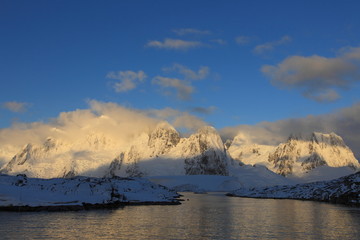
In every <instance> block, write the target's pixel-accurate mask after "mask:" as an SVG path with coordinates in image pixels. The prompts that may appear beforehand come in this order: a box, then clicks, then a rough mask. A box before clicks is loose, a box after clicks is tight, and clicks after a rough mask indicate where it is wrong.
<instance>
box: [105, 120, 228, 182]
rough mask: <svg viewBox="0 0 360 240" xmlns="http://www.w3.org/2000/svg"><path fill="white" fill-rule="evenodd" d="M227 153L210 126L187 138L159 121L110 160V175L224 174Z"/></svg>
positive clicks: (225, 173)
mask: <svg viewBox="0 0 360 240" xmlns="http://www.w3.org/2000/svg"><path fill="white" fill-rule="evenodd" d="M228 160H229V159H228V156H227V155H226V152H225V149H224V146H223V142H222V140H221V138H220V136H219V134H218V133H217V132H216V130H215V129H214V128H213V127H209V126H207V127H203V128H201V129H199V130H198V131H197V132H196V133H194V134H192V135H191V136H190V137H188V138H180V135H179V133H178V132H177V131H176V130H175V129H174V128H173V127H172V126H171V125H169V124H167V123H161V124H159V125H158V126H157V127H156V128H155V130H153V131H152V132H151V133H150V134H142V135H141V136H139V138H138V139H136V140H135V141H134V143H133V145H131V146H130V147H129V149H128V150H127V151H124V152H122V153H120V155H119V157H117V158H116V159H114V161H113V162H112V163H111V168H110V172H109V174H110V175H128V176H157V175H185V174H186V175H197V174H200V175H202V174H208V175H227V174H228V167H227V164H228Z"/></svg>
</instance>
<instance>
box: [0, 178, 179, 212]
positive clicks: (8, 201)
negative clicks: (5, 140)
mask: <svg viewBox="0 0 360 240" xmlns="http://www.w3.org/2000/svg"><path fill="white" fill-rule="evenodd" d="M0 186H1V188H0V209H2V210H16V211H18V210H26V211H27V210H42V209H44V210H72V209H84V208H85V209H86V208H91V207H107V206H119V205H124V204H131V203H135V204H139V203H144V204H176V203H178V200H176V198H177V197H178V194H177V193H176V192H174V191H171V190H169V189H167V188H165V187H163V186H159V185H156V184H154V183H151V182H150V181H148V180H146V179H138V178H91V177H75V178H70V179H69V178H68V179H65V178H55V179H36V178H27V177H25V176H21V175H19V176H8V175H0ZM44 207H45V208H44Z"/></svg>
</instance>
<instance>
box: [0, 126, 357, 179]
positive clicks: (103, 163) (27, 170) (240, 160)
mask: <svg viewBox="0 0 360 240" xmlns="http://www.w3.org/2000/svg"><path fill="white" fill-rule="evenodd" d="M131 139H133V140H132V141H131V142H128V143H127V146H126V147H124V145H122V144H120V143H119V142H118V141H117V140H116V137H114V135H112V136H109V135H106V134H105V133H104V132H102V131H95V130H94V131H89V132H88V134H86V135H81V136H79V138H78V139H75V140H74V139H73V138H72V140H71V141H69V140H68V139H67V138H54V137H50V138H48V139H46V140H44V142H43V143H42V144H34V143H29V144H27V145H26V146H24V147H23V148H22V149H21V150H20V151H19V152H18V153H17V154H15V156H13V157H12V158H11V159H8V163H7V164H6V165H5V166H4V167H3V168H2V169H1V172H2V173H5V174H10V175H17V174H26V175H27V176H28V177H38V178H56V177H65V178H66V177H73V176H91V177H104V176H106V177H112V176H122V177H141V176H179V175H223V176H233V177H236V178H237V179H238V182H240V183H241V185H244V186H245V185H246V186H251V185H254V186H259V185H261V186H263V185H274V184H289V183H295V182H304V181H305V180H304V179H308V180H309V181H310V180H325V179H331V178H335V177H341V176H344V175H347V174H351V173H353V172H354V171H355V169H359V168H360V165H359V162H358V161H357V160H356V159H355V157H354V155H353V153H352V151H351V150H350V149H349V148H348V147H347V146H346V145H345V143H344V141H343V140H342V138H341V137H339V136H337V135H336V134H334V133H330V134H323V133H313V134H312V135H311V136H309V137H305V138H303V137H301V136H291V137H290V138H289V139H288V140H287V141H286V142H284V143H281V144H280V145H278V146H268V145H260V144H249V143H247V142H246V141H243V138H242V137H241V135H239V136H237V137H235V138H234V139H233V140H232V141H227V142H226V143H225V144H224V143H223V141H222V140H221V138H220V136H219V134H218V133H217V131H216V130H215V129H214V128H213V127H209V126H205V127H203V128H201V129H199V130H198V131H197V132H195V133H193V134H192V135H190V136H189V137H181V136H180V134H179V133H178V132H177V131H176V130H175V128H174V127H173V126H171V125H170V124H169V123H167V122H161V123H159V124H158V125H157V126H155V127H154V128H152V129H149V130H147V131H143V132H141V133H139V134H137V135H135V136H134V137H132V138H131ZM5 153H6V152H5ZM5 155H6V154H3V155H2V156H5ZM8 155H9V154H8ZM249 165H251V166H249ZM252 166H255V168H253V167H252ZM329 173H330V174H329ZM281 175H282V176H281ZM283 176H287V177H286V178H284V177H283Z"/></svg>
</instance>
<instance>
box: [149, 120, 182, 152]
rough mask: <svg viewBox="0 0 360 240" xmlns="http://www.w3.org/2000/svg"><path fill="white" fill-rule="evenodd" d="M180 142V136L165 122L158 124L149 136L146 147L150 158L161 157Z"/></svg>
mask: <svg viewBox="0 0 360 240" xmlns="http://www.w3.org/2000/svg"><path fill="white" fill-rule="evenodd" d="M179 142H180V134H179V133H178V132H177V131H176V130H175V128H174V127H172V126H171V125H170V124H169V123H167V122H161V123H159V124H158V125H157V126H156V127H155V129H154V130H153V131H152V132H151V133H150V135H149V141H148V146H149V147H150V148H151V149H153V151H152V154H151V156H150V157H152V156H156V155H162V154H164V153H166V152H168V151H169V150H170V149H171V148H173V147H175V146H176V145H177V144H178V143H179Z"/></svg>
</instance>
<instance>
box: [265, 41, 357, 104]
mask: <svg viewBox="0 0 360 240" xmlns="http://www.w3.org/2000/svg"><path fill="white" fill-rule="evenodd" d="M261 71H262V72H263V73H264V74H265V75H267V76H268V77H270V78H271V82H272V83H273V84H274V85H276V86H279V87H285V88H294V89H299V90H300V91H301V92H302V94H303V95H304V96H305V97H307V98H310V99H313V100H315V101H319V102H326V101H335V100H336V99H338V98H339V97H340V96H339V94H338V92H337V91H336V90H337V89H348V88H350V87H351V85H352V84H353V83H354V82H356V81H360V48H346V49H341V50H340V54H339V55H338V56H337V57H334V58H326V57H321V56H317V55H313V56H310V57H303V56H291V57H288V58H286V59H285V60H284V61H282V62H280V63H279V64H277V65H275V66H272V65H264V66H263V67H262V68H261Z"/></svg>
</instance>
